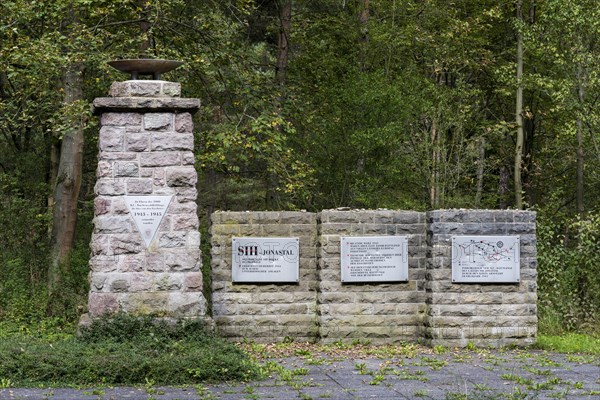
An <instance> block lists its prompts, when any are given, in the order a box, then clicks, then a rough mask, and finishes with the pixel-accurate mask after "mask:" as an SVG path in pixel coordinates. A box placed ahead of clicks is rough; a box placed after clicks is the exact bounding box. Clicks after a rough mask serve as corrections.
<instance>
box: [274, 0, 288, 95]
mask: <svg viewBox="0 0 600 400" xmlns="http://www.w3.org/2000/svg"><path fill="white" fill-rule="evenodd" d="M291 27H292V2H291V0H287V1H285V2H284V3H283V4H281V5H280V7H279V34H278V40H277V43H278V47H277V48H278V52H277V67H276V69H275V77H276V79H277V83H278V84H279V96H280V98H279V102H280V103H283V101H284V99H285V86H286V82H287V69H288V59H289V55H290V48H289V37H290V29H291Z"/></svg>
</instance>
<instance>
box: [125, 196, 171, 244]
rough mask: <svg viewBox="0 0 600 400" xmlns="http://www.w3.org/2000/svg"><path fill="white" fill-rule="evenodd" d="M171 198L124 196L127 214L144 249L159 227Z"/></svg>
mask: <svg viewBox="0 0 600 400" xmlns="http://www.w3.org/2000/svg"><path fill="white" fill-rule="evenodd" d="M172 198H173V196H125V203H127V208H128V209H129V214H130V215H131V218H133V221H134V222H135V225H136V226H137V228H138V230H139V231H140V234H141V235H142V239H144V243H145V244H146V248H148V246H150V243H152V239H153V238H154V235H155V234H156V231H157V230H158V227H159V226H160V222H161V221H162V219H163V217H164V216H165V213H166V211H167V207H169V203H171V199H172Z"/></svg>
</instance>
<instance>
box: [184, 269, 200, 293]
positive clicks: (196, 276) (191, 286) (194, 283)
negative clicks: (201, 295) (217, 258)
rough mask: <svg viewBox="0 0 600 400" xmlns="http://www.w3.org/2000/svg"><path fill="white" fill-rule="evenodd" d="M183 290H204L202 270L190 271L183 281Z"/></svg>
mask: <svg viewBox="0 0 600 400" xmlns="http://www.w3.org/2000/svg"><path fill="white" fill-rule="evenodd" d="M183 290H184V291H185V292H199V291H202V272H188V273H186V274H185V278H184V281H183Z"/></svg>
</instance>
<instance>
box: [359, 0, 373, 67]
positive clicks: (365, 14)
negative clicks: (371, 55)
mask: <svg viewBox="0 0 600 400" xmlns="http://www.w3.org/2000/svg"><path fill="white" fill-rule="evenodd" d="M370 13H371V11H370V4H369V0H362V9H361V10H360V15H359V16H358V22H359V26H360V70H361V71H366V70H367V60H368V57H367V47H368V43H369V16H370Z"/></svg>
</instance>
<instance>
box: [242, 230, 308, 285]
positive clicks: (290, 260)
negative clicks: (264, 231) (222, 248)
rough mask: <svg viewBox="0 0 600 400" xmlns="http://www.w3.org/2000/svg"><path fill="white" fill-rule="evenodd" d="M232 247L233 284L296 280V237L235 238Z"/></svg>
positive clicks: (298, 262)
mask: <svg viewBox="0 0 600 400" xmlns="http://www.w3.org/2000/svg"><path fill="white" fill-rule="evenodd" d="M231 245H232V246H231V248H232V253H231V275H232V281H233V282H245V283H251V282H293V283H297V282H298V281H299V267H300V244H299V238H277V237H272V238H265V237H234V238H232V239H231Z"/></svg>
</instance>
